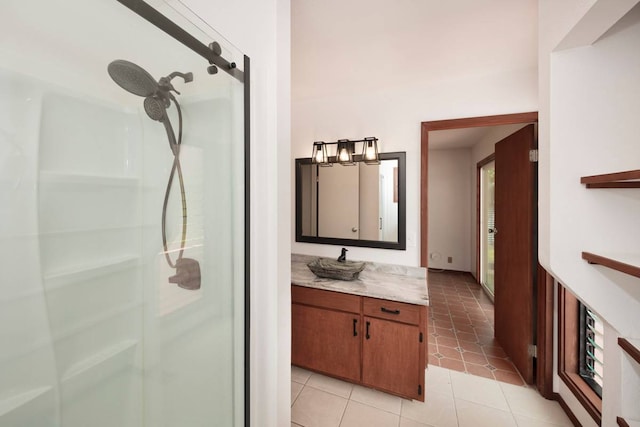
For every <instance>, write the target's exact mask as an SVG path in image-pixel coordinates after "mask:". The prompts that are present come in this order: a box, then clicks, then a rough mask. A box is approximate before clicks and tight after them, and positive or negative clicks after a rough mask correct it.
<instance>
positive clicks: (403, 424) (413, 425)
mask: <svg viewBox="0 0 640 427" xmlns="http://www.w3.org/2000/svg"><path fill="white" fill-rule="evenodd" d="M400 427H433V426H431V425H429V424H423V423H419V422H417V421H413V420H410V419H409V418H402V417H400Z"/></svg>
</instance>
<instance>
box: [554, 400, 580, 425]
mask: <svg viewBox="0 0 640 427" xmlns="http://www.w3.org/2000/svg"><path fill="white" fill-rule="evenodd" d="M553 399H554V400H556V401H557V402H558V403H559V404H560V407H561V408H562V410H563V411H564V413H565V414H567V417H569V420H571V423H572V424H573V425H574V426H575V427H582V424H580V421H578V419H577V418H576V416H575V415H574V414H573V412H571V409H569V405H567V402H565V401H564V399H563V398H562V396H560V394H558V393H553Z"/></svg>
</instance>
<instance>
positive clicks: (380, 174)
mask: <svg viewBox="0 0 640 427" xmlns="http://www.w3.org/2000/svg"><path fill="white" fill-rule="evenodd" d="M404 154H405V153H381V154H380V164H377V165H371V164H365V163H363V162H356V163H355V164H354V165H351V166H343V165H340V164H334V165H333V166H331V167H326V166H325V167H323V166H319V165H317V164H312V163H311V159H310V158H308V159H296V199H297V200H296V241H299V242H315V243H329V244H348V245H352V246H370V247H380V248H390V249H404V245H405V241H404V176H405V173H404V163H405V158H404Z"/></svg>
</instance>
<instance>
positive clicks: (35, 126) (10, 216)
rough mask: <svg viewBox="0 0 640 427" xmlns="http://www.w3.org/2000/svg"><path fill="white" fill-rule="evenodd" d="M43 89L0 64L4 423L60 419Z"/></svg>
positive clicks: (0, 411)
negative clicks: (46, 229)
mask: <svg viewBox="0 0 640 427" xmlns="http://www.w3.org/2000/svg"><path fill="white" fill-rule="evenodd" d="M41 98H42V88H41V87H38V86H34V85H33V84H32V82H31V81H30V80H29V79H26V78H24V77H23V76H21V75H20V74H18V73H14V72H11V71H8V70H4V69H0V265H1V268H2V280H0V337H2V345H0V425H2V426H3V427H4V426H7V427H14V426H16V427H17V426H20V427H40V426H47V427H49V426H52V427H55V426H59V414H58V411H57V404H56V399H57V397H56V396H57V382H56V369H55V359H54V354H53V349H52V347H51V335H50V331H49V324H48V317H47V310H46V304H45V294H44V288H43V287H42V280H41V270H40V265H39V246H38V220H37V182H38V179H37V177H38V148H39V144H38V142H39V140H38V138H39V121H40V111H41V102H40V100H41Z"/></svg>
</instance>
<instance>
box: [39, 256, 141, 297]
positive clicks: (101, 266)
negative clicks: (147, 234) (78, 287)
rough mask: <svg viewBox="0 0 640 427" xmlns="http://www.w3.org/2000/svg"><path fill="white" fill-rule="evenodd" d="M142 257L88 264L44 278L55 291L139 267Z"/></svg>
mask: <svg viewBox="0 0 640 427" xmlns="http://www.w3.org/2000/svg"><path fill="white" fill-rule="evenodd" d="M139 260H140V257H138V256H137V255H124V256H121V257H118V258H112V259H109V260H105V261H103V262H99V263H95V264H88V265H84V266H81V267H75V268H72V269H68V270H62V271H57V272H54V273H51V274H48V275H47V276H45V277H44V281H45V284H46V288H47V289H55V288H59V287H61V286H64V285H66V284H69V283H75V282H79V281H82V280H88V279H92V278H95V277H99V276H105V275H107V274H111V273H115V272H117V271H122V270H125V269H128V268H133V267H135V266H137V265H138V263H139Z"/></svg>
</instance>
